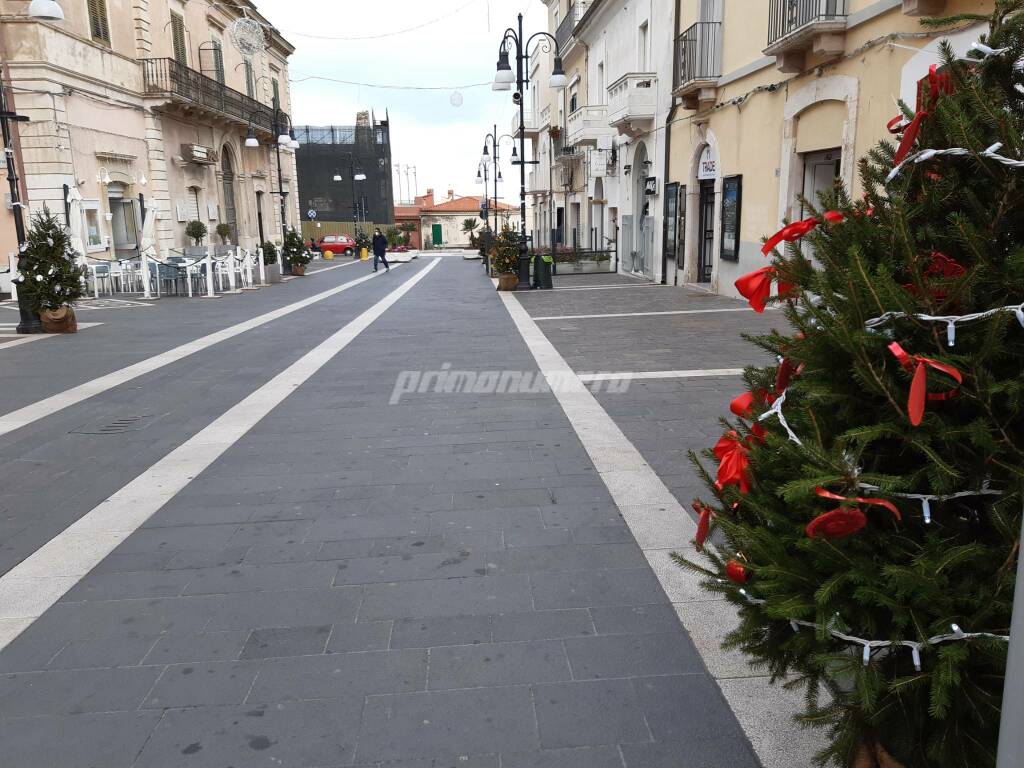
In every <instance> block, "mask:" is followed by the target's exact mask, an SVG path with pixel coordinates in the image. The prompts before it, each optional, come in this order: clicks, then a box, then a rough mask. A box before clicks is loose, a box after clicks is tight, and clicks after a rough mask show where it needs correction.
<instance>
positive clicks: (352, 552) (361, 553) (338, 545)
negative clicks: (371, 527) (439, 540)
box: [312, 537, 426, 560]
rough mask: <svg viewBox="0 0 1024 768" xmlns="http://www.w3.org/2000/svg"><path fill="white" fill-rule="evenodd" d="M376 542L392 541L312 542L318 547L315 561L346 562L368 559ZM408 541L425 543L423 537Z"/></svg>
mask: <svg viewBox="0 0 1024 768" xmlns="http://www.w3.org/2000/svg"><path fill="white" fill-rule="evenodd" d="M377 541H393V539H345V540H341V541H324V542H314V543H312V546H319V547H320V551H319V553H318V554H317V556H316V559H317V560H347V559H348V558H350V557H370V555H371V554H373V551H374V546H375V544H376V542H377ZM410 541H413V542H417V541H423V542H425V541H426V538H425V537H410Z"/></svg>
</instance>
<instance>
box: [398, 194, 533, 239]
mask: <svg viewBox="0 0 1024 768" xmlns="http://www.w3.org/2000/svg"><path fill="white" fill-rule="evenodd" d="M485 201H486V202H487V203H488V205H490V206H492V207H491V208H490V209H489V212H488V219H487V220H488V222H493V221H494V212H495V209H494V208H493V205H494V202H493V198H485V197H477V196H475V195H456V194H455V191H454V190H451V189H449V190H448V194H447V196H446V197H445V198H444V199H443V200H435V199H434V190H432V189H428V190H427V193H426V194H425V195H421V196H420V197H417V198H416V206H413V207H414V208H418V214H419V224H420V242H421V243H423V244H424V245H427V246H428V247H433V248H468V247H469V245H470V233H469V232H465V231H463V228H462V225H463V222H464V221H465V220H466V219H473V220H474V221H476V222H477V223H478V224H479V225H480V226H479V227H478V230H477V231H478V232H479V231H480V230H482V229H483V227H484V222H483V220H482V219H481V218H480V209H481V207H482V206H483V204H484V203H485ZM497 206H498V207H497V212H498V225H499V226H501V227H506V226H507V227H510V228H511V229H514V230H518V229H520V227H521V225H522V216H521V215H520V212H519V209H518V208H513V207H512V206H510V205H506V204H505V203H498V204H497ZM492 226H493V224H492Z"/></svg>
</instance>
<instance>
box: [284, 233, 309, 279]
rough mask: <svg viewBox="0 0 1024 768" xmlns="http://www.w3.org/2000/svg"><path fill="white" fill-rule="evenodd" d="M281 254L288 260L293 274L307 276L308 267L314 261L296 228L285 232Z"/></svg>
mask: <svg viewBox="0 0 1024 768" xmlns="http://www.w3.org/2000/svg"><path fill="white" fill-rule="evenodd" d="M281 253H282V254H283V255H284V257H285V259H287V262H288V263H289V264H291V267H292V274H295V275H304V274H306V265H307V264H309V262H310V261H312V260H313V259H312V257H311V256H310V255H309V251H307V250H306V245H305V243H303V242H302V235H300V234H299V232H298V230H296V229H295V228H292V229H289V230H288V231H287V232H285V235H284V245H283V246H282V247H281Z"/></svg>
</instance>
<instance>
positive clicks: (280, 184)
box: [245, 78, 299, 275]
mask: <svg viewBox="0 0 1024 768" xmlns="http://www.w3.org/2000/svg"><path fill="white" fill-rule="evenodd" d="M260 79H262V78H260ZM268 79H269V78H268ZM256 82H257V83H258V82H259V80H257V81H256ZM257 114H261V113H260V112H253V113H252V114H251V115H249V132H248V134H247V135H246V138H245V146H246V147H249V148H250V149H258V148H259V146H260V141H259V139H258V138H256V129H255V128H254V127H253V123H252V118H253V116H254V115H257ZM270 132H271V134H272V135H273V136H276V137H277V141H275V142H274V153H275V155H276V156H277V194H278V200H279V202H280V204H281V237H282V239H283V238H284V235H285V231H286V229H287V227H288V208H287V206H286V205H285V198H286V197H287V195H286V194H285V191H284V172H283V171H282V169H281V150H282V149H295V148H296V147H298V146H299V142H297V141H295V135H294V134H295V131H294V130H293V129H292V128H291V118H290V117H288V115H286V114H285V113H284V112H282V111H281V105H280V102H278V100H277V99H274V105H273V111H272V112H271V113H270ZM293 145H294V146H293ZM291 273H292V264H291V262H290V261H289V260H288V256H287V255H286V254H285V252H284V248H282V249H281V274H284V275H290V274H291Z"/></svg>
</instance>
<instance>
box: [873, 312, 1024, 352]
mask: <svg viewBox="0 0 1024 768" xmlns="http://www.w3.org/2000/svg"><path fill="white" fill-rule="evenodd" d="M1001 312H1013V313H1014V315H1016V317H1017V321H1018V322H1019V323H1020V324H1021V327H1024V302H1022V303H1020V304H1015V305H1014V304H1011V305H1009V306H1006V307H996V308H995V309H987V310H985V311H984V312H974V313H972V314H969V315H925V314H912V313H907V312H886V313H885V314H884V315H879V316H878V317H873V318H871V319H870V320H868V321H867V322H865V323H864V327H865V328H867V329H868V330H869V331H873V330H874V329H876V328H878V327H879V326H882V325H884V324H885V323H887V322H889V321H890V320H893V319H895V318H897V317H913V318H915V319H917V320H924V321H925V322H934V323H945V324H946V341H947V343H948V344H949V346H951V347H952V346H953V345H954V344H955V343H956V324H957V323H970V322H974V321H975V320H984V319H985V318H988V317H992V316H993V315H997V314H999V313H1001Z"/></svg>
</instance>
